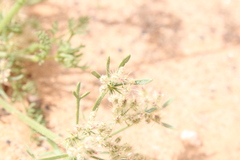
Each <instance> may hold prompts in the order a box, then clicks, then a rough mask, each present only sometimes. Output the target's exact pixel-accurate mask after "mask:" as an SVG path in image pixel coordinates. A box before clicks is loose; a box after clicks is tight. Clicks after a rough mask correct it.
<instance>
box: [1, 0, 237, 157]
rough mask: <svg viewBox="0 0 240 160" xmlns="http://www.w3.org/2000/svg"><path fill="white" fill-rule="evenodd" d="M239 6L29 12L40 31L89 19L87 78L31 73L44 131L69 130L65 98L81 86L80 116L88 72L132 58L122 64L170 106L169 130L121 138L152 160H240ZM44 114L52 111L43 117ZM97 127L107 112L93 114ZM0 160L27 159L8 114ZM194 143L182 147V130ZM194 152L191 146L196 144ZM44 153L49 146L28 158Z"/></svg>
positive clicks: (97, 4) (107, 3)
mask: <svg viewBox="0 0 240 160" xmlns="http://www.w3.org/2000/svg"><path fill="white" fill-rule="evenodd" d="M239 7H240V1H239V0H211V1H208V2H206V1H200V0H149V1H144V0H122V1H112V0H88V1H83V0H75V1H74V0H69V1H64V0H50V1H47V2H44V3H41V4H38V5H35V6H31V7H28V8H27V11H28V13H31V15H33V16H37V17H38V18H39V20H41V21H42V23H43V25H44V26H46V27H49V22H52V21H54V20H59V21H60V23H62V24H64V23H65V21H66V18H70V17H75V18H77V17H79V16H89V18H90V23H89V26H88V31H87V33H86V34H84V35H81V36H78V37H76V38H75V39H74V40H73V44H75V45H76V44H79V43H83V44H85V45H86V48H85V49H84V50H83V53H84V57H83V60H82V63H87V64H88V65H89V66H90V68H89V69H88V70H87V71H82V70H79V69H64V68H62V67H60V66H59V65H57V64H56V63H55V62H52V61H49V62H46V63H45V64H44V65H42V66H41V67H39V66H31V68H29V70H30V72H31V73H32V77H33V79H34V80H35V81H36V83H37V86H38V90H39V94H40V96H41V99H42V101H43V103H44V105H43V106H42V107H43V109H44V111H45V113H46V118H47V121H48V126H49V128H50V129H51V130H53V131H54V132H56V133H60V134H61V135H63V136H65V135H66V134H67V130H68V129H71V127H72V126H73V125H74V115H75V99H74V97H73V96H72V94H71V92H72V91H73V90H74V89H75V86H76V84H77V82H79V81H81V82H82V86H83V89H82V90H83V92H85V91H91V94H90V95H89V96H88V97H86V99H84V100H83V102H82V106H83V107H84V108H85V110H86V112H87V111H88V109H90V108H91V106H92V105H93V103H94V100H95V99H96V97H97V94H98V86H99V82H98V81H97V79H96V78H95V77H93V76H92V75H91V74H90V73H89V71H91V70H97V71H98V72H99V73H104V70H105V62H106V59H107V57H108V56H111V58H112V67H113V68H114V67H116V66H117V65H118V63H119V62H120V61H121V59H122V58H124V57H126V56H127V55H129V54H131V55H132V58H131V60H130V62H129V63H128V64H127V68H128V71H129V72H131V76H133V77H134V78H152V79H153V82H152V83H150V84H148V87H150V88H151V87H152V88H154V89H155V90H158V91H161V92H162V93H164V95H165V97H164V98H163V102H164V101H166V100H168V99H169V98H174V99H175V101H174V103H172V104H171V105H170V106H169V107H168V108H166V109H165V110H164V111H163V113H162V117H163V120H164V122H167V123H169V124H171V125H173V126H175V127H176V130H170V129H166V128H164V127H162V126H158V125H157V124H153V125H148V126H147V125H145V124H141V125H139V126H136V127H134V128H131V129H130V130H128V131H126V132H124V133H123V134H125V135H126V138H125V140H126V141H128V142H129V143H131V144H133V146H134V148H135V150H136V151H139V152H142V153H143V154H145V155H148V156H150V157H153V158H156V159H157V160H239V159H240V137H239V133H240V126H239V121H240V115H239V113H240V107H239V103H240V97H239V94H240V83H239V82H240V69H239V68H240V54H239V52H240V47H239V43H240V19H239V17H240V11H239ZM46 106H49V108H50V110H48V109H47V108H48V107H47V108H46ZM101 107H102V109H101V110H100V112H101V114H100V118H105V117H108V115H109V112H110V110H109V107H108V106H101ZM106 119H107V118H106ZM0 130H1V132H0V142H1V143H0V159H4V160H15V159H16V160H17V159H22V160H25V159H29V157H28V156H27V154H26V150H25V144H27V145H29V146H32V147H36V146H35V145H34V144H33V143H32V142H30V140H29V134H30V131H29V129H28V127H27V126H25V125H24V124H23V123H21V122H19V121H18V119H17V118H15V117H13V116H12V115H2V116H1V121H0ZM186 130H188V131H192V132H195V133H196V134H197V135H198V138H196V139H194V140H193V146H186V145H184V144H185V143H183V141H182V140H181V138H180V135H181V134H182V133H183V132H184V131H186ZM198 143H199V144H198ZM47 149H48V146H47V144H45V143H43V145H42V146H41V147H38V148H36V152H41V151H42V152H43V151H46V150H47Z"/></svg>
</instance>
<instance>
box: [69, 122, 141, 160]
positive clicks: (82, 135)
mask: <svg viewBox="0 0 240 160" xmlns="http://www.w3.org/2000/svg"><path fill="white" fill-rule="evenodd" d="M113 127H114V125H113V124H106V123H104V122H98V121H91V122H88V123H87V124H86V125H83V126H76V127H75V131H74V132H73V133H71V136H69V137H68V138H67V139H66V148H67V154H68V155H69V156H70V157H72V158H74V159H76V160H89V159H96V158H97V159H110V160H122V159H133V160H135V159H136V160H137V159H138V157H139V155H138V154H133V153H131V150H132V147H130V146H129V145H128V144H127V143H125V144H122V145H120V144H119V143H120V141H121V138H120V137H117V138H113V137H112V136H111V132H112V128H113ZM104 153H109V154H104ZM134 157H135V158H134Z"/></svg>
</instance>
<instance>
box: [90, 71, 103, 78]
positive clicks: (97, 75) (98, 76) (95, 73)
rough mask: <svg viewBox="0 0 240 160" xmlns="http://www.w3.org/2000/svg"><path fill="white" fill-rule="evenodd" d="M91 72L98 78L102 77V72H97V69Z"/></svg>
mask: <svg viewBox="0 0 240 160" xmlns="http://www.w3.org/2000/svg"><path fill="white" fill-rule="evenodd" d="M91 73H92V75H94V76H95V77H96V78H97V79H99V78H100V77H101V76H100V74H99V73H97V72H96V71H92V72H91Z"/></svg>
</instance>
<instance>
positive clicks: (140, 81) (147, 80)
mask: <svg viewBox="0 0 240 160" xmlns="http://www.w3.org/2000/svg"><path fill="white" fill-rule="evenodd" d="M151 81H152V79H137V80H135V83H134V84H135V85H143V84H147V83H150V82H151Z"/></svg>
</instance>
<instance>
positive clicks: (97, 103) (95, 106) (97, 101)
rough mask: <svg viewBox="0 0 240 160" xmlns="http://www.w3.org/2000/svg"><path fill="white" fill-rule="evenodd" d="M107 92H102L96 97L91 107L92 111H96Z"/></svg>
mask: <svg viewBox="0 0 240 160" xmlns="http://www.w3.org/2000/svg"><path fill="white" fill-rule="evenodd" d="M106 94H107V91H106V92H103V93H102V94H101V95H100V96H99V97H98V99H97V100H96V102H95V104H94V106H93V108H92V111H96V110H97V109H98V107H99V105H100V103H101V102H102V100H103V98H104V96H105V95H106Z"/></svg>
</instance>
